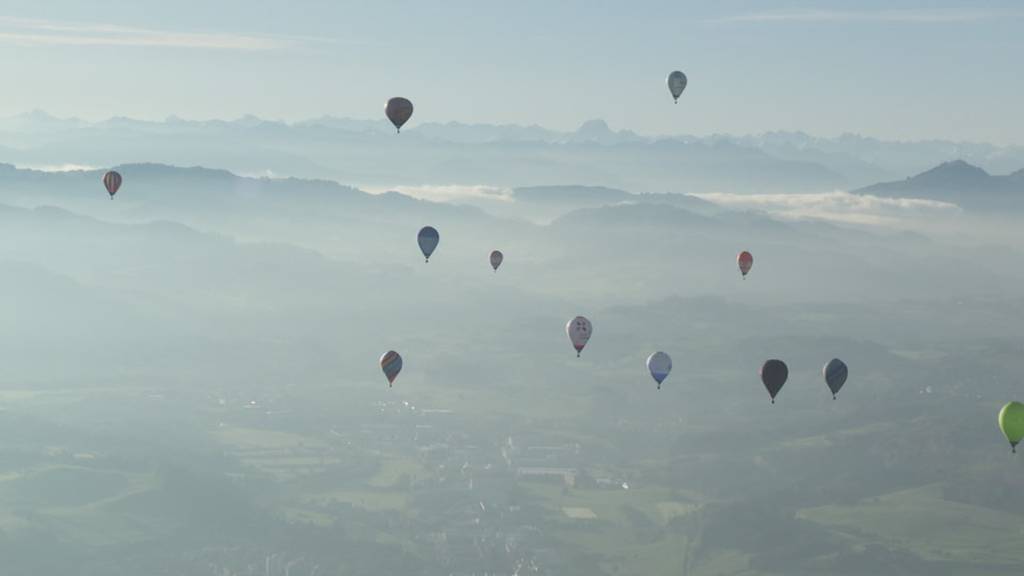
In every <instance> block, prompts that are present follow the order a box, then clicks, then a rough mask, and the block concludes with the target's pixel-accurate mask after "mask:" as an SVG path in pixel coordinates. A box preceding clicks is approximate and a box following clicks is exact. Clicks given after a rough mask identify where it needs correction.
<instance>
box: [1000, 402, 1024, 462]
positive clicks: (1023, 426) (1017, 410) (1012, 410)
mask: <svg viewBox="0 0 1024 576" xmlns="http://www.w3.org/2000/svg"><path fill="white" fill-rule="evenodd" d="M999 429H1000V430H1002V431H1003V436H1006V439H1007V440H1008V441H1009V442H1010V447H1011V448H1012V449H1013V451H1014V452H1016V451H1017V444H1018V443H1019V442H1020V441H1021V440H1022V439H1024V404H1021V403H1020V402H1010V403H1009V404H1007V405H1006V406H1003V409H1002V410H1000V411H999Z"/></svg>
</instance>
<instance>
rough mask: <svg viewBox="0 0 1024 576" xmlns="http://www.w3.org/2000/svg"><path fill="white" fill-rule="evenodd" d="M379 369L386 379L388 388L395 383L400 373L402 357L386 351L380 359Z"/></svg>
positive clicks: (392, 351) (396, 353)
mask: <svg viewBox="0 0 1024 576" xmlns="http://www.w3.org/2000/svg"><path fill="white" fill-rule="evenodd" d="M380 369H381V370H382V371H383V372H384V376H385V377H386V378H387V379H388V388H390V387H391V385H392V384H394V383H395V378H398V373H399V372H401V371H402V356H401V355H399V353H398V352H395V351H394V350H388V351H387V352H385V353H384V355H383V356H381V357H380Z"/></svg>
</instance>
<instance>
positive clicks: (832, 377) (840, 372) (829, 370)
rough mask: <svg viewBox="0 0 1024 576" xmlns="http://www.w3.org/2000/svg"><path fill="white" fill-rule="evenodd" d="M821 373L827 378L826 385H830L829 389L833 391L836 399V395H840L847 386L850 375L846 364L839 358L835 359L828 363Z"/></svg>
mask: <svg viewBox="0 0 1024 576" xmlns="http://www.w3.org/2000/svg"><path fill="white" fill-rule="evenodd" d="M821 373H822V375H823V376H825V384H827V385H828V389H829V390H831V391H832V397H833V398H835V397H836V394H839V389H840V388H842V387H843V384H846V377H847V376H848V375H849V370H848V369H847V368H846V363H845V362H843V361H842V360H840V359H839V358H833V359H831V360H829V361H828V364H825V367H824V368H822V369H821Z"/></svg>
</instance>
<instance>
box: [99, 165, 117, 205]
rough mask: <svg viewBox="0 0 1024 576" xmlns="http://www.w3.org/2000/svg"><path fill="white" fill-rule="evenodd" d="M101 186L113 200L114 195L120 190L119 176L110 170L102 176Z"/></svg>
mask: <svg viewBox="0 0 1024 576" xmlns="http://www.w3.org/2000/svg"><path fill="white" fill-rule="evenodd" d="M103 185H104V186H106V188H107V194H110V199H111V200H113V199H114V194H117V191H118V189H119V188H121V175H120V174H118V173H117V172H115V171H113V170H111V171H110V172H107V173H106V174H104V175H103Z"/></svg>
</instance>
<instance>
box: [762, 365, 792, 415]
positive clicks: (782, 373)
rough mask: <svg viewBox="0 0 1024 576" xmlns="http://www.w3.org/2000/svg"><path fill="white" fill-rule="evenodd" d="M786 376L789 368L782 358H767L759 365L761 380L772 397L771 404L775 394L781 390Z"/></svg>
mask: <svg viewBox="0 0 1024 576" xmlns="http://www.w3.org/2000/svg"><path fill="white" fill-rule="evenodd" d="M786 378H789V368H787V367H786V363H785V362H783V361H782V360H774V359H773V360H768V361H767V362H765V363H764V365H763V366H761V382H762V383H764V387H765V388H766V389H767V390H768V395H769V396H771V397H772V404H775V396H776V395H777V394H778V393H779V390H782V385H783V384H785V383H786Z"/></svg>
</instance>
